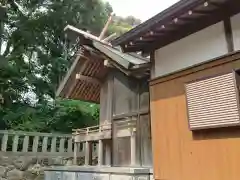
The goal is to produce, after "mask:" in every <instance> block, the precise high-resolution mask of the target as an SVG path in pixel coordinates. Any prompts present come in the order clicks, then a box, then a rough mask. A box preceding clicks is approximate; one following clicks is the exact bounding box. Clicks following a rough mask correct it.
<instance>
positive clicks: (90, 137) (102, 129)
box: [73, 123, 111, 142]
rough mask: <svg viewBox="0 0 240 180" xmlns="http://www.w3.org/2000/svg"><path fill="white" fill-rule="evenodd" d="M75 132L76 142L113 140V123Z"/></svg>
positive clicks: (75, 130)
mask: <svg viewBox="0 0 240 180" xmlns="http://www.w3.org/2000/svg"><path fill="white" fill-rule="evenodd" d="M73 131H74V132H73V135H74V137H75V142H86V141H97V140H100V139H111V123H106V124H102V125H99V126H91V127H87V128H82V129H73Z"/></svg>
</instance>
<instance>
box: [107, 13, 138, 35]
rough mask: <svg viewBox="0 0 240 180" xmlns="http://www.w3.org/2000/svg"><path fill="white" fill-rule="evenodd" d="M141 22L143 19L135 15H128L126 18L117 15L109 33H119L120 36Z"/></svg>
mask: <svg viewBox="0 0 240 180" xmlns="http://www.w3.org/2000/svg"><path fill="white" fill-rule="evenodd" d="M139 24H141V20H140V19H137V18H135V17H133V16H127V17H126V18H123V17H119V16H115V17H114V18H113V22H112V23H111V24H110V26H109V29H108V35H110V34H113V33H117V35H118V36H120V35H122V34H124V33H126V32H127V31H129V30H131V29H132V28H134V27H135V26H137V25H139Z"/></svg>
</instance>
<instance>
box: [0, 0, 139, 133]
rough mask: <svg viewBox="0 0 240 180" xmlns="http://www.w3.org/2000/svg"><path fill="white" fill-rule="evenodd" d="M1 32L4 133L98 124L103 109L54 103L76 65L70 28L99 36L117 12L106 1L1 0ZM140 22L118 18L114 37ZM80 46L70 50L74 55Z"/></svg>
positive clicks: (68, 102)
mask: <svg viewBox="0 0 240 180" xmlns="http://www.w3.org/2000/svg"><path fill="white" fill-rule="evenodd" d="M1 3H2V5H4V6H5V7H6V18H4V19H3V21H2V22H1V25H2V26H0V32H2V33H1V36H0V38H1V39H0V128H1V129H14V130H27V131H40V132H42V131H44V132H52V131H60V132H71V130H72V129H73V128H82V127H86V126H91V125H95V124H97V123H98V118H99V107H98V105H94V104H89V103H85V102H79V101H73V100H63V99H55V91H56V89H57V87H58V85H59V83H60V81H61V77H63V76H64V74H65V73H66V71H67V69H68V67H69V66H70V64H71V63H72V60H71V57H70V55H67V56H66V54H65V53H64V52H65V50H66V40H65V38H64V32H63V29H64V27H65V26H66V25H68V24H70V25H73V26H75V27H78V28H80V29H87V30H90V31H91V32H92V33H93V34H96V35H99V34H100V32H101V30H102V28H103V26H104V24H105V22H106V21H107V18H108V16H109V15H110V13H111V12H112V8H111V6H110V5H109V3H104V2H102V1H101V0H5V1H4V0H2V1H1ZM139 23H140V21H139V20H137V19H135V18H134V17H127V18H120V17H115V19H114V23H113V24H112V25H111V27H110V30H109V33H111V32H117V33H118V34H122V33H123V32H125V31H127V30H129V29H130V28H132V27H133V26H135V25H137V24H139ZM74 46H75V44H70V45H69V47H67V48H69V49H72V48H73V47H74Z"/></svg>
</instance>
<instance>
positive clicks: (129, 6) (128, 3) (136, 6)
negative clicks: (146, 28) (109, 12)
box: [104, 0, 178, 21]
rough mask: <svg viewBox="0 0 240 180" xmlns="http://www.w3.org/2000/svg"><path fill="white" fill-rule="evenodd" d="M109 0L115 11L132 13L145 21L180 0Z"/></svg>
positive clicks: (117, 12) (124, 15)
mask: <svg viewBox="0 0 240 180" xmlns="http://www.w3.org/2000/svg"><path fill="white" fill-rule="evenodd" d="M104 1H108V2H109V3H110V4H111V5H112V7H113V11H114V13H116V15H118V16H122V17H126V16H129V15H132V16H134V17H136V18H139V19H141V20H142V21H145V20H147V19H149V18H151V17H153V16H154V15H156V14H158V13H159V12H161V11H163V10H164V9H166V8H168V7H169V6H171V5H172V4H174V3H176V2H177V1H178V0H104Z"/></svg>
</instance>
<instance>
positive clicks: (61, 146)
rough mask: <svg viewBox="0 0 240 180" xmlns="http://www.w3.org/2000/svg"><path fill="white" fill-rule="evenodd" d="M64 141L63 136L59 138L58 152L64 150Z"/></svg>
mask: <svg viewBox="0 0 240 180" xmlns="http://www.w3.org/2000/svg"><path fill="white" fill-rule="evenodd" d="M65 141H66V139H65V138H61V139H60V145H59V152H61V153H63V152H65V147H64V145H65Z"/></svg>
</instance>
